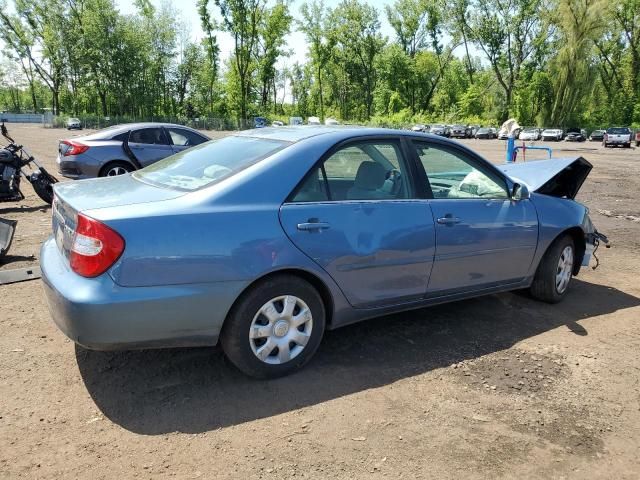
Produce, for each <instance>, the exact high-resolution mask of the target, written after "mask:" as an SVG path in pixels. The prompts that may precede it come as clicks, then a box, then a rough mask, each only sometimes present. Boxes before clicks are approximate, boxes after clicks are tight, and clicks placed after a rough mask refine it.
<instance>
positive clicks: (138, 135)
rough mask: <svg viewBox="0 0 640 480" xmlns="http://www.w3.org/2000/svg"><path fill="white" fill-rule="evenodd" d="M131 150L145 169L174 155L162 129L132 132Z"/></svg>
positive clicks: (141, 129)
mask: <svg viewBox="0 0 640 480" xmlns="http://www.w3.org/2000/svg"><path fill="white" fill-rule="evenodd" d="M129 148H130V149H131V151H132V152H133V154H134V155H135V157H136V159H137V160H138V162H140V164H141V165H142V166H143V167H146V166H147V165H151V164H152V163H155V162H157V161H158V160H162V159H163V158H165V157H168V156H169V155H172V154H173V150H172V149H171V145H169V141H168V140H167V136H166V135H165V133H164V130H163V129H162V128H161V127H148V128H140V129H138V130H133V131H131V135H130V136H129Z"/></svg>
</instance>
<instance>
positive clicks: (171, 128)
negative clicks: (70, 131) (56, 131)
mask: <svg viewBox="0 0 640 480" xmlns="http://www.w3.org/2000/svg"><path fill="white" fill-rule="evenodd" d="M208 140H210V139H209V138H208V137H206V136H205V135H203V134H202V133H200V132H198V131H196V130H194V129H192V128H189V127H184V126H182V125H174V124H171V123H129V124H123V125H116V126H113V127H109V128H105V129H103V130H99V131H97V132H94V133H91V134H89V135H83V136H79V137H73V138H70V139H65V140H60V142H59V143H58V158H57V163H58V171H59V172H60V174H61V175H62V176H63V177H67V178H72V179H76V180H79V179H84V178H94V177H111V176H115V175H122V174H125V173H128V172H132V171H134V170H138V169H140V168H142V167H146V166H147V165H151V164H152V163H155V162H157V161H158V160H162V159H163V158H166V157H168V156H170V155H173V154H174V153H178V152H181V151H182V150H185V149H187V148H189V147H193V146H195V145H200V144H201V143H204V142H206V141H208Z"/></svg>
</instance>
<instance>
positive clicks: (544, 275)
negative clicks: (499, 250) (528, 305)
mask: <svg viewBox="0 0 640 480" xmlns="http://www.w3.org/2000/svg"><path fill="white" fill-rule="evenodd" d="M575 261H576V256H575V245H574V243H573V239H572V238H571V237H570V236H569V235H563V236H561V237H559V238H558V239H556V240H555V241H554V242H553V243H552V244H551V246H550V247H549V248H548V249H547V251H546V252H545V254H544V256H543V257H542V260H541V261H540V265H538V270H537V271H536V275H535V277H534V279H533V283H532V284H531V295H532V296H533V297H534V298H537V299H538V300H542V301H543V302H548V303H558V302H559V301H561V300H562V299H563V298H564V296H565V295H566V293H567V291H568V290H569V284H570V283H571V278H572V277H573V266H574V263H575Z"/></svg>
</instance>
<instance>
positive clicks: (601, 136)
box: [518, 127, 640, 148]
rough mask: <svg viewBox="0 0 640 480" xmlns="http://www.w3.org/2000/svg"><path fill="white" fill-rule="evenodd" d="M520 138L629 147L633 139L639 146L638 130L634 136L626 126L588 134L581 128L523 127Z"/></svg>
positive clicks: (639, 136) (639, 133)
mask: <svg viewBox="0 0 640 480" xmlns="http://www.w3.org/2000/svg"><path fill="white" fill-rule="evenodd" d="M518 138H519V139H520V140H527V141H536V140H543V141H546V142H550V141H553V142H560V141H562V140H564V141H566V142H585V141H587V140H590V141H592V142H602V144H603V146H604V147H612V146H617V145H621V146H623V147H626V148H629V147H630V146H631V143H632V142H633V141H634V138H635V143H636V146H640V131H638V132H636V134H635V137H634V135H633V132H632V131H631V129H629V128H627V127H611V128H608V129H607V130H602V129H600V130H593V131H592V132H591V134H590V135H587V131H586V130H585V129H583V128H568V129H566V130H564V129H561V128H545V129H542V128H525V129H524V130H523V131H522V132H520V135H519V136H518Z"/></svg>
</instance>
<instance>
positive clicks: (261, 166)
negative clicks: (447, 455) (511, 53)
mask: <svg viewBox="0 0 640 480" xmlns="http://www.w3.org/2000/svg"><path fill="white" fill-rule="evenodd" d="M590 170H591V165H590V164H589V163H588V162H587V161H586V160H584V159H582V158H569V159H553V160H545V161H538V162H529V163H523V164H510V165H504V166H498V167H496V166H493V165H492V164H490V163H489V162H487V161H486V160H484V159H483V158H481V157H480V156H478V155H477V154H476V153H474V152H473V151H471V150H469V149H468V148H466V147H464V146H463V145H460V144H458V143H456V142H453V141H450V140H447V139H445V138H442V137H438V136H433V135H429V134H424V133H419V132H408V131H394V130H386V129H365V128H345V127H292V128H262V129H259V130H252V131H247V132H242V133H236V134H234V135H230V136H228V137H226V138H223V139H221V140H215V141H211V142H207V143H204V144H202V145H199V146H197V147H193V148H191V149H189V150H186V151H184V152H181V153H178V154H176V155H174V156H171V157H169V158H166V159H164V160H161V161H159V162H157V163H155V164H153V165H151V166H149V167H146V168H144V169H142V170H139V171H137V172H135V173H133V174H128V175H122V176H119V177H113V178H103V179H94V180H85V181H79V182H68V183H62V184H57V185H56V186H55V201H54V208H53V235H52V236H51V237H50V238H49V239H48V240H47V241H46V242H45V243H44V244H43V246H42V252H41V268H42V274H43V280H44V286H45V292H46V296H47V300H48V304H49V308H50V311H51V315H52V317H53V320H54V321H55V323H56V324H57V325H58V327H59V328H60V329H61V330H62V331H63V332H64V333H65V334H66V335H67V336H68V337H69V338H71V339H72V340H74V341H75V342H76V343H78V344H80V345H82V346H84V347H86V348H90V349H97V350H109V349H133V348H151V347H168V346H206V345H215V344H217V343H218V342H220V344H221V345H222V348H223V350H224V352H225V354H226V355H227V357H228V358H229V359H230V360H231V362H232V363H233V364H235V365H236V366H237V367H238V368H239V369H240V370H241V371H243V372H245V373H246V374H248V375H251V376H255V377H275V376H279V375H284V374H287V373H289V372H291V371H293V370H295V369H297V368H299V367H300V366H302V365H303V364H304V363H305V362H307V361H308V360H309V359H310V358H311V357H312V356H313V354H314V353H315V352H316V350H317V349H318V347H319V345H320V341H321V340H322V336H323V333H324V331H325V330H326V329H335V328H337V327H340V326H343V325H346V324H349V323H353V322H357V321H360V320H364V319H367V318H371V317H374V316H379V315H383V314H388V313H392V312H398V311H402V310H409V309H415V308H421V307H425V306H428V305H432V304H436V303H443V302H450V301H454V300H459V299H463V298H469V297H474V296H478V295H486V294H490V293H495V292H501V291H506V290H515V289H527V288H528V289H530V291H531V294H532V295H533V296H534V297H535V298H538V299H540V300H542V301H545V302H558V301H560V300H561V299H562V298H563V297H564V296H565V295H566V293H567V290H568V288H569V285H570V283H571V278H572V276H574V275H576V274H577V273H578V271H579V270H580V267H581V265H588V263H589V259H590V257H591V255H592V252H593V251H594V248H595V247H596V246H597V244H598V241H599V240H600V239H603V240H606V239H605V237H604V236H602V235H601V234H599V233H598V232H597V231H596V230H595V228H594V227H593V225H592V223H591V221H590V220H589V216H588V210H587V208H586V207H584V206H583V205H581V204H580V203H577V202H576V201H574V197H575V195H576V193H577V191H578V189H579V188H580V186H581V185H582V182H583V181H584V180H585V178H586V176H587V175H588V173H589V171H590Z"/></svg>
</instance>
